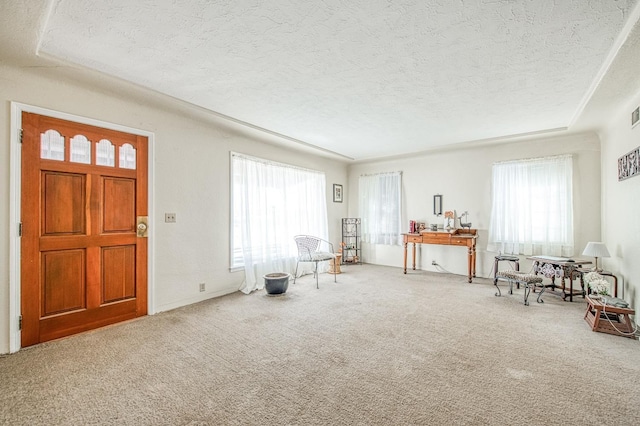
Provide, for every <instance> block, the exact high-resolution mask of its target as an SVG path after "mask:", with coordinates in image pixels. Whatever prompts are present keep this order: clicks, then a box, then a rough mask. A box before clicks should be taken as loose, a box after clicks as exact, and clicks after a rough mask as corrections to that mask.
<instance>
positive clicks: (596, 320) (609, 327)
mask: <svg viewBox="0 0 640 426" xmlns="http://www.w3.org/2000/svg"><path fill="white" fill-rule="evenodd" d="M586 300H587V312H586V313H585V314H584V320H585V321H586V322H587V324H589V325H590V326H591V330H592V331H599V332H602V333H608V334H613V335H614V336H622V337H629V338H631V339H635V338H636V336H635V335H634V334H633V331H634V326H633V322H631V318H630V317H629V315H635V311H634V310H633V309H628V308H618V307H616V306H611V305H603V304H602V302H601V301H600V300H598V299H592V296H587V297H586Z"/></svg>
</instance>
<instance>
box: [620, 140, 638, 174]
mask: <svg viewBox="0 0 640 426" xmlns="http://www.w3.org/2000/svg"><path fill="white" fill-rule="evenodd" d="M639 174H640V147H638V148H636V149H634V150H633V151H629V152H627V153H626V154H625V155H623V156H622V157H620V158H618V181H621V180H625V179H628V178H630V177H632V176H637V175H639Z"/></svg>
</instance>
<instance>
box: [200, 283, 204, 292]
mask: <svg viewBox="0 0 640 426" xmlns="http://www.w3.org/2000/svg"><path fill="white" fill-rule="evenodd" d="M204 288H205V285H204V283H200V292H203V291H204Z"/></svg>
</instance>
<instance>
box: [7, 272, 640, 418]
mask: <svg viewBox="0 0 640 426" xmlns="http://www.w3.org/2000/svg"><path fill="white" fill-rule="evenodd" d="M343 270H344V272H345V273H343V274H341V275H339V276H338V283H337V284H334V283H333V277H332V276H330V275H327V274H323V275H321V277H320V289H319V290H318V289H316V288H315V280H314V279H313V278H312V277H311V276H305V277H303V278H301V279H299V280H298V282H297V284H295V285H293V284H291V285H290V286H289V291H288V292H287V293H286V294H285V295H284V296H280V297H269V296H266V294H265V293H264V291H263V292H258V293H254V294H251V295H244V294H241V293H236V294H232V295H229V296H225V297H221V298H217V299H213V300H209V301H206V302H202V303H199V304H195V305H191V306H187V307H184V308H180V309H176V310H173V311H170V312H165V313H160V314H157V315H154V316H149V317H145V318H142V319H138V320H135V321H131V322H128V323H125V324H120V325H116V326H111V327H107V328H104V329H101V330H96V331H93V332H89V333H84V334H81V335H78V336H74V337H70V338H66V339H61V340H58V341H54V342H49V343H45V344H41V345H38V346H35V347H32V348H27V349H24V350H22V351H20V352H18V353H16V354H12V355H5V356H2V357H0V407H1V410H0V423H1V424H5V425H103V424H113V425H431V424H434V425H435V424H438V425H440V424H445V425H448V424H455V425H520V424H528V425H584V424H592V425H596V424H609V425H636V424H639V422H640V383H639V379H640V344H639V342H638V341H636V340H631V339H626V338H622V337H617V336H611V335H607V334H603V333H594V332H592V331H591V330H590V328H589V327H588V325H587V324H586V322H585V321H584V319H583V316H584V310H585V307H586V304H585V302H584V301H583V300H582V299H581V298H580V299H578V300H577V301H574V302H573V303H569V302H563V301H562V300H561V299H560V298H558V297H555V296H552V295H548V296H546V297H544V301H545V303H543V304H538V303H536V302H535V298H532V300H531V306H528V307H526V306H524V305H523V304H522V290H517V291H516V293H515V294H514V295H504V296H503V297H495V296H494V293H495V288H494V287H493V286H492V283H491V282H490V281H489V280H486V279H481V278H479V279H476V280H474V283H473V284H468V283H467V282H466V278H465V277H462V276H456V275H448V274H436V273H427V272H413V273H409V274H407V275H403V274H402V270H401V269H399V268H391V267H381V266H371V265H364V266H357V265H352V266H349V267H346V268H344V269H343ZM502 287H503V288H504V286H502ZM504 293H505V292H503V294H504Z"/></svg>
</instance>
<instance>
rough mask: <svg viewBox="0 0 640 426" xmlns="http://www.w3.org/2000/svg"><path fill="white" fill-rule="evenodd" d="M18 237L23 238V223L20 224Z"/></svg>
mask: <svg viewBox="0 0 640 426" xmlns="http://www.w3.org/2000/svg"><path fill="white" fill-rule="evenodd" d="M18 237H22V222H20V223H19V224H18Z"/></svg>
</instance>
